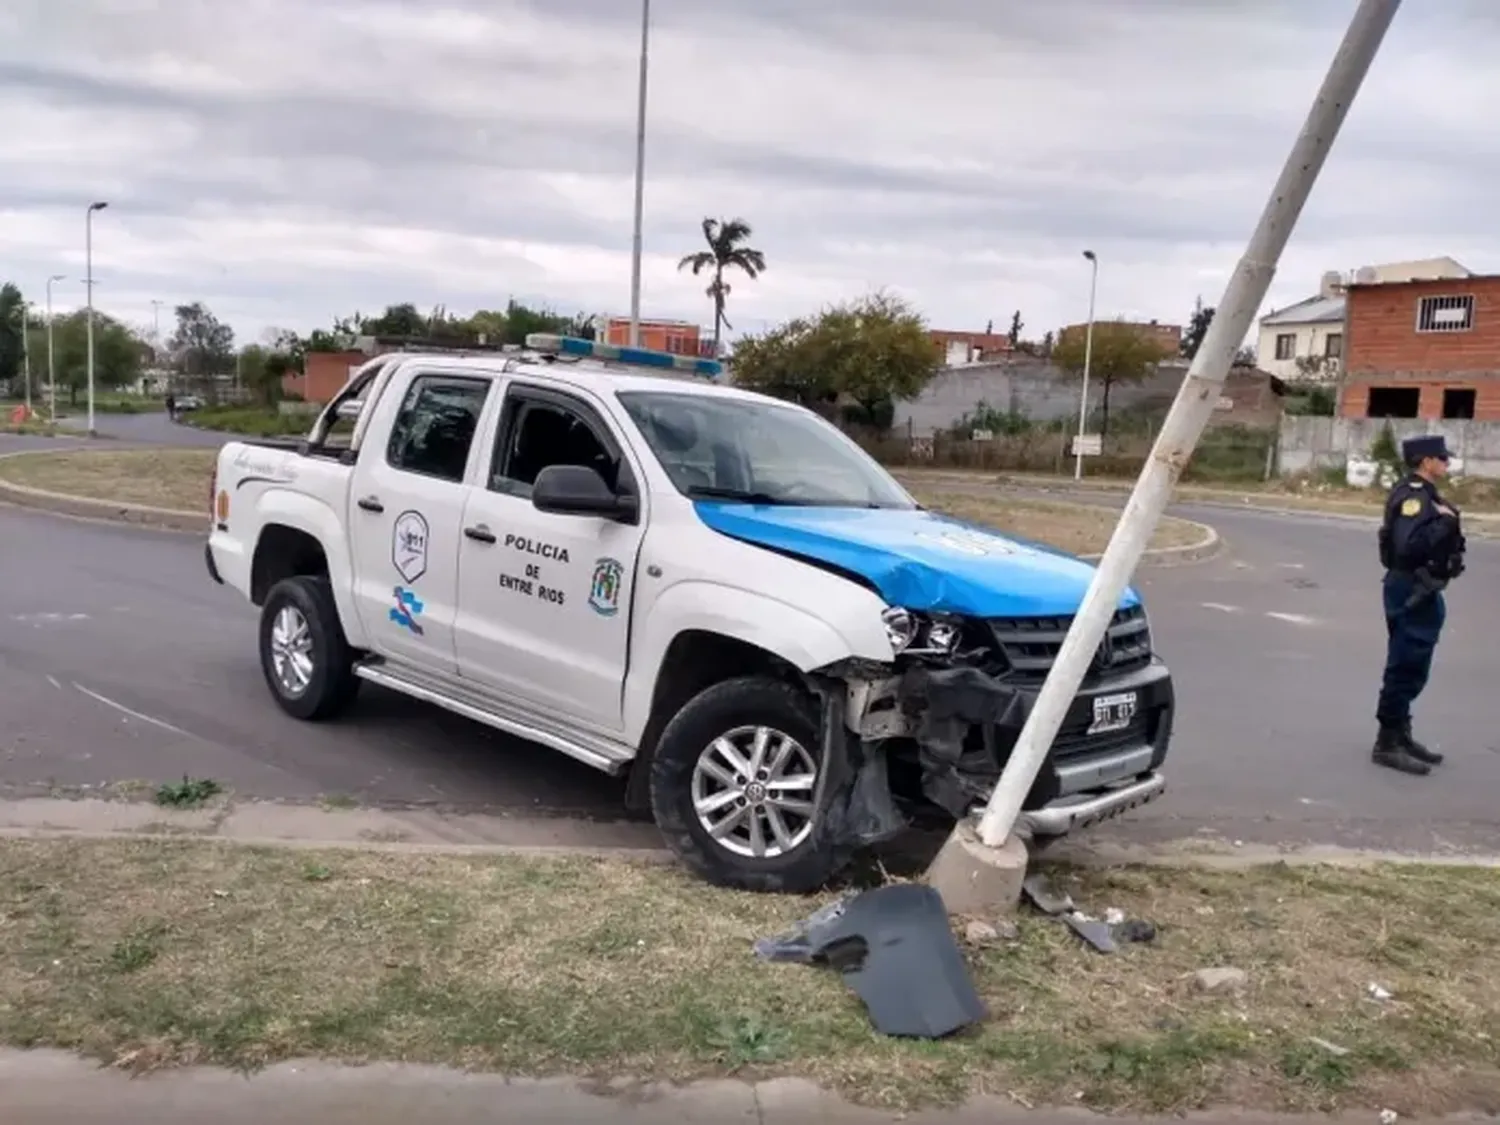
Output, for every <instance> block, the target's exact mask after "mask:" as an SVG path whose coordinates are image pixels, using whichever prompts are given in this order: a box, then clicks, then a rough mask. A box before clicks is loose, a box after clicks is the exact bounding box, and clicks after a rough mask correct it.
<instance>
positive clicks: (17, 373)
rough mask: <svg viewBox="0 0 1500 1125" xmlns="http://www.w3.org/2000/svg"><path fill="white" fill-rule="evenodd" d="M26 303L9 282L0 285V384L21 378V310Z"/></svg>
mask: <svg viewBox="0 0 1500 1125" xmlns="http://www.w3.org/2000/svg"><path fill="white" fill-rule="evenodd" d="M25 305H26V301H25V298H24V297H23V296H22V294H21V290H20V289H19V288H17V287H16V286H15V285H12V284H11V283H10V282H8V281H7V282H6V283H5V284H4V285H0V383H10V382H13V381H14V380H16V379H19V378H20V377H21V354H22V350H23V348H22V340H23V338H24V337H23V332H24V331H25V326H24V323H23V319H22V309H23V308H25Z"/></svg>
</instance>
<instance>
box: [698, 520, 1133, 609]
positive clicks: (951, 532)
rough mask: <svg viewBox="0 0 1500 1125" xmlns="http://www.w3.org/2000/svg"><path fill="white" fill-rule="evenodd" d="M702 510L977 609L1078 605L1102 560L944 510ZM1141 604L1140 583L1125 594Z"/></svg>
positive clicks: (769, 542) (908, 591)
mask: <svg viewBox="0 0 1500 1125" xmlns="http://www.w3.org/2000/svg"><path fill="white" fill-rule="evenodd" d="M694 507H695V508H696V509H697V512H698V518H699V519H701V520H702V521H703V522H704V523H705V524H707V525H708V526H709V527H711V528H713V530H715V531H717V532H719V533H720V534H723V535H728V536H730V537H731V538H734V539H740V540H743V541H745V542H747V543H754V544H756V545H757V546H761V547H768V548H770V549H771V550H774V551H780V552H783V553H785V554H789V555H798V556H801V557H802V558H806V559H812V560H815V561H818V562H823V563H827V564H829V565H830V566H835V567H838V568H840V569H842V570H844V571H847V572H850V573H853V574H857V575H859V576H860V577H861V578H864V579H865V580H866V581H868V582H869V583H870V584H871V585H873V586H874V587H875V589H876V591H877V592H879V594H880V596H881V597H882V598H884V599H885V600H886V602H887V603H889V604H890V605H896V606H904V607H906V608H907V609H912V610H921V611H926V612H932V613H954V614H962V615H965V616H970V617H1062V616H1068V615H1071V614H1074V613H1077V612H1078V607H1079V606H1080V605H1081V604H1082V603H1083V595H1084V593H1085V592H1086V591H1087V590H1088V587H1089V583H1090V581H1092V580H1093V576H1094V568H1093V567H1092V566H1091V565H1090V564H1088V563H1086V562H1084V561H1083V560H1082V559H1077V558H1074V557H1073V556H1071V555H1065V554H1063V553H1061V552H1059V551H1056V550H1053V549H1052V548H1050V547H1044V546H1042V545H1040V544H1037V543H1031V542H1028V541H1026V540H1024V539H1012V538H1009V537H1006V536H1002V535H999V534H997V533H996V532H993V531H990V530H988V529H986V528H982V527H979V526H978V525H976V524H971V523H966V522H964V521H963V520H956V519H953V518H951V517H949V516H944V515H939V514H938V513H936V512H928V511H922V510H920V509H897V508H819V507H795V506H790V505H785V506H784V505H757V504H738V503H723V502H720V501H709V500H699V501H696V502H695V504H694ZM1139 603H1140V598H1139V596H1138V595H1137V594H1136V592H1135V590H1134V589H1131V588H1127V589H1126V591H1125V594H1124V596H1123V597H1121V599H1120V608H1121V609H1125V608H1128V607H1130V606H1134V605H1137V604H1139Z"/></svg>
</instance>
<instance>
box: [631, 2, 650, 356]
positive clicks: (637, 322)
mask: <svg viewBox="0 0 1500 1125" xmlns="http://www.w3.org/2000/svg"><path fill="white" fill-rule="evenodd" d="M650 42H651V0H641V82H640V91H639V93H638V94H637V100H636V109H635V235H634V238H633V240H632V242H631V249H630V346H631V347H632V348H638V347H640V346H641V217H642V214H643V211H644V207H645V197H646V64H647V60H648V58H649V50H650Z"/></svg>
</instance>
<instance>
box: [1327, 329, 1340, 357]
mask: <svg viewBox="0 0 1500 1125" xmlns="http://www.w3.org/2000/svg"><path fill="white" fill-rule="evenodd" d="M1323 354H1324V355H1325V356H1327V357H1328V358H1329V359H1338V358H1339V357H1340V356H1341V355H1343V354H1344V334H1343V333H1342V332H1330V333H1328V335H1327V336H1326V337H1324V339H1323Z"/></svg>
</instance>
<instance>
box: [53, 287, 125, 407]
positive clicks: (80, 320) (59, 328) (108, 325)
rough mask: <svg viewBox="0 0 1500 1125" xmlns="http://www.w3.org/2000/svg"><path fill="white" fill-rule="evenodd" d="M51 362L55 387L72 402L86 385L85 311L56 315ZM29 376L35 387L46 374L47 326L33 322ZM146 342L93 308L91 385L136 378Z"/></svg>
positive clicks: (112, 384) (121, 383)
mask: <svg viewBox="0 0 1500 1125" xmlns="http://www.w3.org/2000/svg"><path fill="white" fill-rule="evenodd" d="M52 345H53V349H54V352H53V363H54V366H55V368H56V371H57V386H58V389H59V391H62V390H66V391H67V393H68V401H69V402H70V403H71V404H72V405H74V406H76V405H78V399H79V396H80V394H82V393H83V391H84V389H85V388H86V387H87V386H88V312H87V311H86V310H84V309H79V310H77V311H75V312H71V313H68V314H67V315H66V316H62V315H59V316H58V317H57V318H56V319H55V320H54V321H53V325H52ZM30 346H31V378H32V386H33V393H36V392H35V388H37V387H40V386H42V385H43V383H45V382H46V378H47V330H46V325H45V324H37V323H35V322H34V323H33V327H32V329H31V337H30ZM150 354H151V348H150V345H149V344H147V343H146V342H145V341H144V340H141V339H139V338H138V337H137V336H136V335H135V334H134V333H132V332H131V331H130V329H129V328H127V327H126V326H125V325H123V324H121V323H120V322H119V321H118V320H115V319H114V318H113V317H110V316H107V315H105V314H104V313H101V312H99V311H98V310H95V312H94V385H95V386H96V387H122V386H125V385H126V384H127V383H133V382H135V380H136V379H138V378H140V374H141V367H142V365H143V363H144V361H145V357H146V356H148V355H150Z"/></svg>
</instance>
